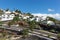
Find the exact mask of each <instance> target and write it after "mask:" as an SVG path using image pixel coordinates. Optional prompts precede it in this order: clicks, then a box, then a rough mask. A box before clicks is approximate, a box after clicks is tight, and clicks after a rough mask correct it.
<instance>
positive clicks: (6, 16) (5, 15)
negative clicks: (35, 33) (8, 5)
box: [0, 10, 54, 25]
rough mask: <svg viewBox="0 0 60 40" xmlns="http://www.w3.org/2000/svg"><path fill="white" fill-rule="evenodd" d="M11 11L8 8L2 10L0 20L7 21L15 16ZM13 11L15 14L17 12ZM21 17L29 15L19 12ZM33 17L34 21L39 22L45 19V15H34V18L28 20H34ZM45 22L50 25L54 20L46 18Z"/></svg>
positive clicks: (25, 17) (24, 17)
mask: <svg viewBox="0 0 60 40" xmlns="http://www.w3.org/2000/svg"><path fill="white" fill-rule="evenodd" d="M11 13H12V12H11V11H10V10H8V11H5V10H3V14H2V15H0V21H9V20H13V18H14V17H15V15H14V14H11ZM13 13H15V14H18V13H17V12H15V11H13ZM19 15H20V16H21V17H22V18H23V19H27V18H29V16H28V15H23V14H19ZM21 17H19V18H21ZM34 19H36V22H39V21H40V20H41V21H43V20H46V17H39V16H38V17H36V16H34V18H30V19H29V20H30V21H32V20H34ZM47 24H50V25H54V22H53V21H50V20H49V21H48V20H47Z"/></svg>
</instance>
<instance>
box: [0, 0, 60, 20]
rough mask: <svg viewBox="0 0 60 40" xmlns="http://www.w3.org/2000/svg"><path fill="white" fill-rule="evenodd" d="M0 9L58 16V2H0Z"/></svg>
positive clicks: (59, 9) (4, 0)
mask: <svg viewBox="0 0 60 40" xmlns="http://www.w3.org/2000/svg"><path fill="white" fill-rule="evenodd" d="M0 8H1V9H7V8H9V9H10V10H15V9H19V10H21V11H22V12H30V13H32V14H34V15H36V14H38V15H40V14H42V15H45V14H46V15H47V14H48V15H50V14H51V15H53V14H54V15H53V16H55V15H56V14H57V15H60V0H0ZM59 17H60V16H59ZM58 19H59V18H58Z"/></svg>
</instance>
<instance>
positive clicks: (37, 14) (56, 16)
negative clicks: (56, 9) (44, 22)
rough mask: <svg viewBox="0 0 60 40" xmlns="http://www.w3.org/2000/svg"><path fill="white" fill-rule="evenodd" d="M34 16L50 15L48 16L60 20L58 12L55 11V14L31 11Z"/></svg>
mask: <svg viewBox="0 0 60 40" xmlns="http://www.w3.org/2000/svg"><path fill="white" fill-rule="evenodd" d="M33 15H34V16H40V17H41V16H43V17H47V16H50V17H53V18H55V19H58V20H60V13H55V14H46V13H45V14H42V13H33Z"/></svg>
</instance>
